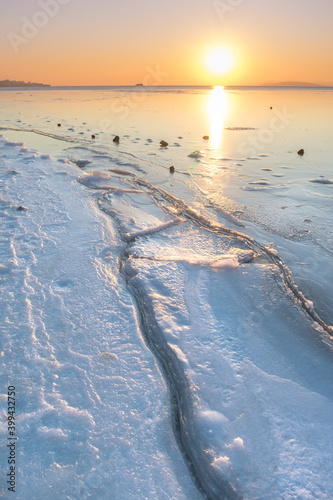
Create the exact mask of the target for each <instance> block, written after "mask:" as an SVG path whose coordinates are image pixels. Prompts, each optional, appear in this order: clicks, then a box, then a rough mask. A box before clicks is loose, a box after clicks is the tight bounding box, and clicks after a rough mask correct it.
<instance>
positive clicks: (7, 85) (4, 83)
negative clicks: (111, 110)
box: [0, 80, 333, 91]
mask: <svg viewBox="0 0 333 500" xmlns="http://www.w3.org/2000/svg"><path fill="white" fill-rule="evenodd" d="M217 86H221V87H223V88H224V89H225V90H235V89H248V90H257V89H258V90H265V89H267V90H271V89H272V90H274V89H279V90H299V89H305V90H320V89H333V85H327V86H325V85H223V84H222V83H221V84H220V85H147V86H144V85H138V84H135V85H47V84H44V83H31V82H28V83H25V82H10V83H8V81H7V80H5V81H2V82H1V81H0V90H4V89H7V90H12V89H15V90H16V89H21V90H25V89H26V90H29V89H31V88H38V89H45V90H47V89H52V90H66V89H78V90H81V89H87V90H89V89H91V90H93V89H122V88H124V89H133V90H134V91H135V90H140V91H142V89H161V90H162V89H177V88H178V89H182V88H183V89H190V88H192V89H213V88H214V87H217Z"/></svg>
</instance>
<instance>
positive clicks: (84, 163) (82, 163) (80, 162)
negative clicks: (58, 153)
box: [74, 160, 92, 168]
mask: <svg viewBox="0 0 333 500" xmlns="http://www.w3.org/2000/svg"><path fill="white" fill-rule="evenodd" d="M74 163H76V165H77V166H78V167H79V168H84V167H86V166H87V165H89V164H90V163H92V162H91V161H90V160H76V161H75V162H74Z"/></svg>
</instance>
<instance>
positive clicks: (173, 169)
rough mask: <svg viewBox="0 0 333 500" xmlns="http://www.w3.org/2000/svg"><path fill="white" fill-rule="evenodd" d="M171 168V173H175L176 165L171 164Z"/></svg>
mask: <svg viewBox="0 0 333 500" xmlns="http://www.w3.org/2000/svg"><path fill="white" fill-rule="evenodd" d="M169 170H170V173H171V174H173V173H174V171H175V167H174V166H171V167H170V169H169Z"/></svg>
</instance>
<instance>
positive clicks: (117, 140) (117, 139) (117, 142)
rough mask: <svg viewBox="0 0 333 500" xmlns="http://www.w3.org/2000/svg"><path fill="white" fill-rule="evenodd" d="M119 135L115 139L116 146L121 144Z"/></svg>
mask: <svg viewBox="0 0 333 500" xmlns="http://www.w3.org/2000/svg"><path fill="white" fill-rule="evenodd" d="M119 141H120V139H119V135H116V137H115V138H114V139H113V142H115V143H116V144H119Z"/></svg>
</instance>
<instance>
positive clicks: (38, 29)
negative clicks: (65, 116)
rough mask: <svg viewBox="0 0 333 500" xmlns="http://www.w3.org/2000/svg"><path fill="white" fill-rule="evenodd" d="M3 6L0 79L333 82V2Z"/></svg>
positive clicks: (61, 0) (37, 1) (106, 0)
mask: <svg viewBox="0 0 333 500" xmlns="http://www.w3.org/2000/svg"><path fill="white" fill-rule="evenodd" d="M0 6H1V19H0V28H1V41H0V57H1V67H0V80H2V79H11V80H25V81H27V80H31V81H38V82H43V83H49V84H51V85H132V84H135V83H138V82H144V83H146V84H160V85H177V84H178V85H216V84H222V85H258V84H259V85H260V84H270V83H274V82H283V81H300V82H314V83H319V84H326V85H329V84H331V85H333V64H332V48H333V30H332V19H333V2H332V0H320V2H318V1H317V0H292V1H290V0H279V1H277V0H168V1H165V2H161V1H159V0H141V1H134V0H121V1H119V0H117V1H115V0H94V1H92V0H15V2H10V1H9V0H0ZM36 25H37V26H36ZM216 49H223V50H224V51H225V53H227V54H228V57H229V58H230V61H229V64H224V63H223V61H222V64H221V67H220V68H219V67H218V64H217V66H216V67H215V69H214V65H213V67H212V65H210V66H208V57H209V54H211V52H212V51H214V50H216ZM224 62H225V61H224ZM149 68H150V69H149ZM158 68H159V69H158ZM157 69H158V70H157ZM156 70H157V75H156Z"/></svg>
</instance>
